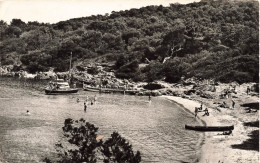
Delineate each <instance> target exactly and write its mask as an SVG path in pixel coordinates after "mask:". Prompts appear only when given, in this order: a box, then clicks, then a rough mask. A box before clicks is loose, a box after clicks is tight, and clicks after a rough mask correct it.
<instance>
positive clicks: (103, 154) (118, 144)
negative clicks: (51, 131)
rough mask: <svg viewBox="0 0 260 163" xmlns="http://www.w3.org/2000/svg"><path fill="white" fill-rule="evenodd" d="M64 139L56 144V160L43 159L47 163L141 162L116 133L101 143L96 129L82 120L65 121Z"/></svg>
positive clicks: (138, 154) (130, 147)
mask: <svg viewBox="0 0 260 163" xmlns="http://www.w3.org/2000/svg"><path fill="white" fill-rule="evenodd" d="M62 130H63V135H64V139H65V140H62V142H63V143H61V142H59V143H57V144H56V150H57V152H58V158H57V160H55V161H52V160H50V159H49V158H45V159H44V161H45V162H47V163H51V162H63V163H64V162H65V163H67V162H69V163H74V162H75V163H76V162H91V163H94V162H97V161H98V162H100V161H101V160H103V162H105V163H110V162H120V163H122V162H129V163H138V162H141V155H140V152H139V151H137V152H136V154H135V153H134V152H133V149H132V145H130V144H129V143H128V142H127V141H126V140H125V139H124V138H123V137H121V136H120V135H119V134H118V133H117V132H114V133H113V134H111V138H108V139H107V140H106V141H105V142H103V140H102V137H101V136H97V132H98V128H96V127H95V126H94V125H93V124H91V123H89V122H86V121H85V120H84V119H80V120H75V121H74V120H72V119H71V118H68V119H65V122H64V127H62Z"/></svg>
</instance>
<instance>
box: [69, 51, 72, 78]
mask: <svg viewBox="0 0 260 163" xmlns="http://www.w3.org/2000/svg"><path fill="white" fill-rule="evenodd" d="M71 61H72V52H70V69H69V76H70V77H71Z"/></svg>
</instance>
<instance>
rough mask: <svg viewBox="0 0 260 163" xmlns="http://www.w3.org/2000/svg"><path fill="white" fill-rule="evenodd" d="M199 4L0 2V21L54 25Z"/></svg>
mask: <svg viewBox="0 0 260 163" xmlns="http://www.w3.org/2000/svg"><path fill="white" fill-rule="evenodd" d="M198 1H200V0H0V20H4V21H6V22H7V23H9V22H10V21H11V20H12V19H13V18H16V19H21V20H22V21H24V22H28V21H38V22H44V23H56V22H59V21H63V20H68V19H71V18H78V17H86V16H91V15H97V14H100V15H104V14H105V13H109V14H110V13H111V12H112V11H120V10H129V9H131V8H141V7H145V6H149V5H163V6H169V4H170V3H181V4H187V3H192V2H198Z"/></svg>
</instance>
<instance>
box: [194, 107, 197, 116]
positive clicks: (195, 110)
mask: <svg viewBox="0 0 260 163" xmlns="http://www.w3.org/2000/svg"><path fill="white" fill-rule="evenodd" d="M194 112H195V118H196V117H197V114H198V108H197V107H195V111H194Z"/></svg>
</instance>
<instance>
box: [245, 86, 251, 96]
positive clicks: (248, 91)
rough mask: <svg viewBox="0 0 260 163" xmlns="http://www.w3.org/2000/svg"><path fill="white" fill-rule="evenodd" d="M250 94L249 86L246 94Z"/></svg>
mask: <svg viewBox="0 0 260 163" xmlns="http://www.w3.org/2000/svg"><path fill="white" fill-rule="evenodd" d="M249 93H250V88H249V86H247V89H246V94H247V95H248V94H249Z"/></svg>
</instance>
